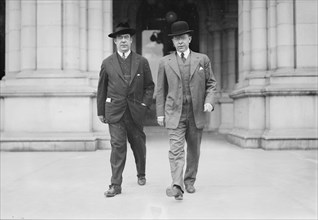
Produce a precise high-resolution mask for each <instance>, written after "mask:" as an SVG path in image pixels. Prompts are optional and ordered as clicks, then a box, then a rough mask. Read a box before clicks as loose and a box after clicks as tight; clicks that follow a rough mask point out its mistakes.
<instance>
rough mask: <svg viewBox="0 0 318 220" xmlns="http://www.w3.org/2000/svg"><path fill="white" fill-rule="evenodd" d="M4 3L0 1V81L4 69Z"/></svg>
mask: <svg viewBox="0 0 318 220" xmlns="http://www.w3.org/2000/svg"><path fill="white" fill-rule="evenodd" d="M5 8H6V6H5V1H0V80H1V79H2V77H4V69H5Z"/></svg>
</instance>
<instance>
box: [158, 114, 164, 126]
mask: <svg viewBox="0 0 318 220" xmlns="http://www.w3.org/2000/svg"><path fill="white" fill-rule="evenodd" d="M157 122H158V124H159V125H160V126H164V125H165V117H164V116H159V117H158V118H157Z"/></svg>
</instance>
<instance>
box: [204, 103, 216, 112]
mask: <svg viewBox="0 0 318 220" xmlns="http://www.w3.org/2000/svg"><path fill="white" fill-rule="evenodd" d="M213 109H214V107H213V106H212V105H211V104H210V103H205V104H204V109H203V111H204V112H212V111H213Z"/></svg>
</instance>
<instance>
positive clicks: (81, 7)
mask: <svg viewBox="0 0 318 220" xmlns="http://www.w3.org/2000/svg"><path fill="white" fill-rule="evenodd" d="M5 4H6V8H5V13H6V21H5V22H6V23H5V24H6V25H5V28H6V38H5V45H6V48H5V76H4V77H3V78H2V80H1V94H0V98H1V99H0V104H1V140H0V141H1V150H65V151H67V150H96V149H104V148H109V134H108V130H107V129H108V127H107V126H105V125H103V124H101V123H100V122H99V121H98V118H97V116H96V98H95V96H96V87H97V81H98V73H99V69H100V65H101V62H102V60H103V59H104V58H105V57H107V56H109V55H110V54H112V53H113V50H114V48H113V42H112V40H111V39H110V38H108V37H107V35H108V34H109V33H111V32H112V31H113V28H114V26H115V25H116V24H117V23H118V22H120V21H128V22H129V23H130V25H131V26H133V27H136V30H137V32H136V36H135V37H134V43H133V50H135V51H137V52H138V53H141V54H142V55H144V56H146V57H147V58H148V59H149V61H150V64H151V67H152V70H153V71H152V74H153V77H154V81H156V74H157V73H156V70H157V69H156V68H157V64H158V57H160V56H163V55H165V54H167V53H170V52H171V51H172V49H173V48H171V45H170V44H171V41H170V39H168V38H167V37H166V35H167V33H168V32H169V27H170V25H171V22H173V21H174V20H178V19H179V20H187V21H188V23H189V24H190V27H191V28H192V29H193V30H195V32H194V33H195V34H194V36H193V42H192V45H191V46H192V48H191V49H193V50H195V51H198V52H202V53H206V54H207V55H208V56H209V57H210V59H211V62H212V67H213V71H214V73H215V76H216V78H217V81H218V94H217V96H218V102H217V105H216V106H215V107H216V108H215V111H214V112H213V113H212V114H207V122H208V123H207V125H206V128H205V130H207V131H217V132H220V133H222V134H225V135H226V136H227V138H228V140H229V141H230V142H232V143H235V144H237V145H239V146H241V147H246V148H264V149H317V148H318V147H317V145H318V143H317V142H318V141H317V140H318V135H317V132H318V125H317V124H318V122H317V121H318V118H317V117H318V116H317V115H318V114H317V113H318V106H317V102H318V100H317V97H318V96H317V90H318V88H317V87H318V82H317V79H318V76H317V66H318V65H317V58H318V57H317V49H318V48H317V45H318V43H317V1H316V0H257V1H254V0H224V1H219V0H197V1H194V0H169V1H168V0H94V1H89V0H28V1H24V0H14V1H11V0H6V2H5ZM149 39H150V40H149ZM154 101H155V96H154ZM153 111H154V110H153V108H152V110H149V115H148V116H149V125H155V124H154V123H153V122H152V121H155V120H154V118H153V117H154V115H155V113H154V112H153ZM145 129H147V127H146V128H145Z"/></svg>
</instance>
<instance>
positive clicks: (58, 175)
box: [0, 131, 318, 219]
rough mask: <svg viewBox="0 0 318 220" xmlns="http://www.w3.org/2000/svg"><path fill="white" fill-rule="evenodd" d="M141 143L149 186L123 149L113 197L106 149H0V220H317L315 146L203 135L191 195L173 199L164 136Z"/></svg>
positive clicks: (162, 134) (130, 154) (149, 138)
mask: <svg viewBox="0 0 318 220" xmlns="http://www.w3.org/2000/svg"><path fill="white" fill-rule="evenodd" d="M148 132H149V131H148ZM147 141H148V142H147V143H148V148H147V185H145V186H139V185H137V182H136V181H137V179H136V173H135V165H134V161H133V157H132V151H131V150H129V151H128V157H127V163H126V168H125V171H124V183H123V186H122V187H123V193H122V194H121V195H118V196H116V197H114V198H105V197H104V195H103V192H104V190H106V189H107V185H108V184H109V179H110V166H109V154H110V151H109V150H102V151H95V152H1V201H0V202H1V219H22V218H23V219H317V215H318V214H317V170H318V169H317V158H318V157H317V151H316V150H312V151H264V150H261V149H256V150H255V149H242V148H239V147H237V146H234V145H231V144H229V143H227V142H226V141H225V140H224V139H223V138H222V136H217V135H215V134H209V133H205V134H204V136H203V142H202V149H201V160H200V166H199V173H198V179H197V182H196V185H195V186H196V188H197V192H196V193H195V194H188V193H186V194H185V195H184V200H183V201H176V200H174V199H173V198H169V197H167V196H166V195H165V189H166V187H167V186H168V185H169V184H170V171H169V164H168V158H167V156H168V139H167V136H166V133H165V132H163V133H162V132H160V133H156V132H155V133H153V132H151V134H150V135H148V139H147Z"/></svg>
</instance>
